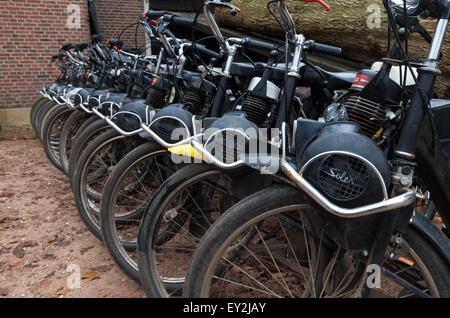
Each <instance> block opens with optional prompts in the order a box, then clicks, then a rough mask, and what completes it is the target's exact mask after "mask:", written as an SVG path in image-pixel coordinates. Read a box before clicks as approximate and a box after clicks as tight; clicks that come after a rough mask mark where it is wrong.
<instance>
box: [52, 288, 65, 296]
mask: <svg viewBox="0 0 450 318" xmlns="http://www.w3.org/2000/svg"><path fill="white" fill-rule="evenodd" d="M67 291H68V289H67V288H66V287H61V288H59V289H58V290H57V291H56V292H55V296H64V295H65V294H66V293H67Z"/></svg>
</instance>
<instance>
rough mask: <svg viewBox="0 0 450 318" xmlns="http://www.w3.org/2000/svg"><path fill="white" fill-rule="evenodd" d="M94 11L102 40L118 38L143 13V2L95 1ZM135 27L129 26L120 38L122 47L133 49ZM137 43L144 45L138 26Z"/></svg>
mask: <svg viewBox="0 0 450 318" xmlns="http://www.w3.org/2000/svg"><path fill="white" fill-rule="evenodd" d="M94 2H95V9H96V11H97V18H98V21H99V27H100V32H101V33H102V35H103V39H104V40H105V41H106V39H108V38H118V37H119V35H120V33H121V32H122V30H123V29H124V28H126V27H127V26H129V25H130V24H133V23H136V22H138V19H139V14H140V13H142V12H144V1H143V0H125V1H124V0H95V1H94ZM135 34H136V26H131V27H130V28H129V29H127V30H126V31H125V32H123V34H122V36H121V37H120V39H121V40H123V42H124V46H130V47H135V46H136V45H135V43H136V41H135ZM137 43H138V47H139V46H144V45H145V33H144V31H143V28H142V27H141V26H139V28H138V32H137Z"/></svg>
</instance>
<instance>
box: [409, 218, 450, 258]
mask: <svg viewBox="0 0 450 318" xmlns="http://www.w3.org/2000/svg"><path fill="white" fill-rule="evenodd" d="M410 224H411V226H412V227H413V228H414V229H416V230H417V231H418V232H420V234H422V235H423V236H424V237H425V238H426V239H427V240H428V241H429V242H430V243H431V244H433V246H434V247H436V249H437V250H438V252H439V254H441V255H442V257H443V258H444V259H445V260H446V261H447V262H448V263H450V241H449V239H448V238H447V236H445V234H444V233H443V232H442V231H441V230H439V229H438V227H437V226H436V225H434V224H433V222H432V221H430V220H429V219H428V218H426V217H425V216H424V215H423V214H422V213H417V212H416V213H414V215H413V216H412V217H411V220H410Z"/></svg>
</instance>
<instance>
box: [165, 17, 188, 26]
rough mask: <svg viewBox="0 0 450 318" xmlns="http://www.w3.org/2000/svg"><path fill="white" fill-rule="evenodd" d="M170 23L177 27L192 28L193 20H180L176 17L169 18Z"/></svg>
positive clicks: (180, 18)
mask: <svg viewBox="0 0 450 318" xmlns="http://www.w3.org/2000/svg"><path fill="white" fill-rule="evenodd" d="M170 22H172V23H174V24H176V25H179V26H192V25H193V24H194V19H191V18H182V17H179V16H176V15H173V16H171V17H170Z"/></svg>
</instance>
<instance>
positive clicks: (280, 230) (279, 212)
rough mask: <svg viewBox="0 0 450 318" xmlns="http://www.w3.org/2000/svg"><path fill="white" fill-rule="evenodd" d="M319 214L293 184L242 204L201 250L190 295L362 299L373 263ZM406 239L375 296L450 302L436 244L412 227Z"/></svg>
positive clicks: (449, 280) (391, 250)
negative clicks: (341, 241)
mask: <svg viewBox="0 0 450 318" xmlns="http://www.w3.org/2000/svg"><path fill="white" fill-rule="evenodd" d="M314 213H316V212H315V211H314V207H313V206H311V205H310V204H309V203H308V201H307V200H306V199H305V198H304V196H303V195H302V193H301V192H300V191H299V190H298V189H296V188H293V187H290V186H287V185H283V186H275V187H272V188H269V189H266V190H263V191H260V192H258V193H256V194H254V195H252V196H250V197H248V198H246V199H244V200H242V201H240V202H239V203H238V204H236V205H234V206H233V207H232V208H231V209H229V210H228V211H227V212H226V213H225V214H224V215H223V216H221V217H220V218H219V219H218V220H217V221H216V223H214V224H213V225H212V227H211V228H210V229H209V230H208V232H207V233H206V234H205V236H204V238H203V239H202V241H201V242H200V244H199V245H198V248H197V250H196V252H195V254H194V257H193V260H192V263H191V265H190V267H189V270H188V273H187V276H186V283H185V287H184V293H183V296H185V297H189V298H196V297H360V295H361V289H362V286H363V285H364V284H365V283H366V280H365V278H366V277H367V275H366V264H364V263H362V262H361V261H358V259H357V257H355V256H354V255H352V254H351V253H349V252H348V251H346V250H344V249H343V248H342V247H340V246H339V245H337V244H335V243H334V242H332V241H331V240H330V239H329V238H327V236H326V234H324V233H323V231H321V229H320V228H318V227H317V226H316V225H315V224H316V223H315V222H314V217H311V216H314ZM399 237H400V240H393V241H395V242H396V243H395V245H394V243H392V244H390V245H389V246H388V251H387V252H388V253H386V255H388V256H387V257H386V258H385V259H384V260H383V262H382V264H381V272H382V273H384V274H383V275H381V285H380V286H379V287H380V288H376V289H375V288H373V289H371V293H372V294H375V295H376V296H380V294H381V296H382V297H415V296H423V297H428V296H432V297H449V295H450V293H449V291H450V271H449V267H448V265H447V264H446V262H445V261H444V260H443V259H442V257H441V256H440V255H439V254H438V253H437V252H436V250H435V249H434V248H433V246H431V245H430V244H429V243H428V242H427V241H426V240H425V239H424V238H423V237H421V236H420V235H419V234H418V233H417V232H416V231H415V230H414V229H412V228H409V229H408V230H407V232H406V233H405V234H404V235H400V236H399ZM399 242H400V243H399ZM385 274H386V275H385ZM376 287H378V286H376ZM369 296H370V294H369Z"/></svg>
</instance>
